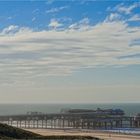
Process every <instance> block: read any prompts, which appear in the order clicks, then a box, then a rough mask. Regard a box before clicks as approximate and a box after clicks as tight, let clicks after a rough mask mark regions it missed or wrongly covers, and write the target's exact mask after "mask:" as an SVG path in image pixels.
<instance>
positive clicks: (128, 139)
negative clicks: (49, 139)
mask: <svg viewBox="0 0 140 140" xmlns="http://www.w3.org/2000/svg"><path fill="white" fill-rule="evenodd" d="M26 130H28V131H31V132H34V133H38V134H41V135H44V136H49V135H82V136H94V137H98V138H101V139H104V140H140V136H136V135H128V134H117V133H111V132H102V131H80V130H54V129H26Z"/></svg>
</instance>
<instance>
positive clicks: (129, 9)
mask: <svg viewBox="0 0 140 140" xmlns="http://www.w3.org/2000/svg"><path fill="white" fill-rule="evenodd" d="M137 7H140V3H139V2H135V3H134V4H132V5H129V6H126V5H124V3H121V4H119V5H117V6H115V7H114V8H111V7H108V8H107V11H113V12H119V13H123V14H126V15H128V14H131V12H132V11H133V10H134V9H135V8H137Z"/></svg>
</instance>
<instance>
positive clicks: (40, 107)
mask: <svg viewBox="0 0 140 140" xmlns="http://www.w3.org/2000/svg"><path fill="white" fill-rule="evenodd" d="M68 108H71V109H97V108H101V109H118V108H119V109H123V110H124V111H125V114H126V115H135V114H137V113H140V103H129V104H0V115H12V114H25V113H27V112H29V111H37V112H42V113H58V112H60V110H61V109H68Z"/></svg>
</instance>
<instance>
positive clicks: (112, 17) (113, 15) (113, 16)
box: [105, 13, 121, 22]
mask: <svg viewBox="0 0 140 140" xmlns="http://www.w3.org/2000/svg"><path fill="white" fill-rule="evenodd" d="M120 19H121V15H119V14H118V13H110V15H109V16H107V18H106V19H105V21H110V22H112V21H117V20H118V21H119V20H120Z"/></svg>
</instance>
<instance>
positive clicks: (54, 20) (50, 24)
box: [48, 19, 63, 29]
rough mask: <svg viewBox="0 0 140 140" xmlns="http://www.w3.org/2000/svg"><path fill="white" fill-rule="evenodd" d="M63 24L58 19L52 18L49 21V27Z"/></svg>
mask: <svg viewBox="0 0 140 140" xmlns="http://www.w3.org/2000/svg"><path fill="white" fill-rule="evenodd" d="M62 25H63V24H61V23H59V22H58V21H57V20H56V19H51V21H50V23H49V25H48V26H49V27H51V28H54V29H56V28H58V27H61V26H62Z"/></svg>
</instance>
